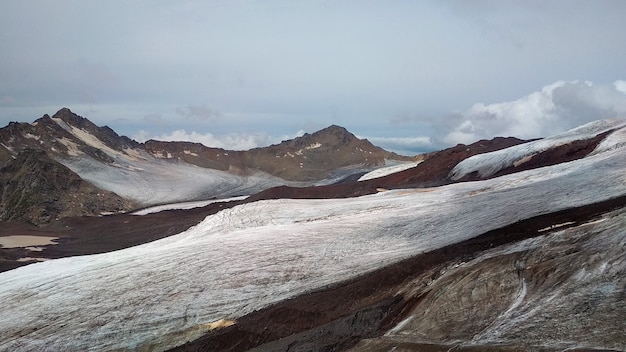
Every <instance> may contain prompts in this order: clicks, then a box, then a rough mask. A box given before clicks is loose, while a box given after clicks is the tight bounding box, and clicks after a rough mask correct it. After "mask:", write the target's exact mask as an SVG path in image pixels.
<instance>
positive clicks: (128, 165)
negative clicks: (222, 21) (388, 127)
mask: <svg viewBox="0 0 626 352" xmlns="http://www.w3.org/2000/svg"><path fill="white" fill-rule="evenodd" d="M25 150H41V151H44V152H45V153H46V154H47V155H48V156H49V157H50V158H52V159H53V160H55V161H57V162H59V163H61V164H63V165H64V166H66V167H67V168H69V169H70V170H71V171H73V172H74V173H75V174H77V175H78V176H79V177H80V178H82V179H83V180H85V181H87V182H90V183H92V184H93V185H94V186H96V187H98V188H102V189H104V190H107V191H110V192H114V193H116V194H118V195H120V196H121V197H123V198H125V199H127V200H128V201H129V202H134V203H136V204H138V205H141V206H145V205H152V204H158V203H168V202H175V201H186V200H196V199H209V198H213V197H228V196H234V195H242V194H244V195H245V194H253V193H257V192H259V191H261V190H263V189H266V188H270V187H274V186H279V185H289V186H311V185H320V184H328V183H332V182H335V181H337V180H339V179H341V178H344V177H346V176H349V175H351V174H355V173H359V172H361V173H362V172H365V171H369V170H372V169H374V168H377V167H380V166H384V165H385V163H386V162H387V161H394V162H402V161H408V160H412V158H411V157H406V156H400V155H397V154H395V153H391V152H387V151H385V150H383V149H381V148H379V147H376V146H374V145H372V144H371V143H370V142H369V141H367V140H362V139H358V138H356V137H355V136H354V135H353V134H352V133H350V132H348V131H347V130H346V129H345V128H343V127H339V126H330V127H328V128H326V129H323V130H321V131H318V132H315V133H313V134H308V133H307V134H305V135H303V136H301V137H298V138H295V139H292V140H287V141H283V142H282V143H280V144H276V145H272V146H269V147H264V148H255V149H252V150H248V151H232V150H224V149H219V148H211V147H207V146H204V145H202V144H198V143H190V142H159V141H154V140H151V141H148V142H146V143H145V144H141V143H138V142H136V141H134V140H132V139H130V138H128V137H125V136H120V135H118V134H117V133H116V132H115V131H113V130H112V129H111V128H109V127H107V126H104V127H99V126H96V125H95V124H94V123H92V122H91V121H89V120H88V119H86V118H84V117H81V116H78V115H76V114H74V113H73V112H72V111H70V110H69V109H67V108H63V109H61V110H59V111H58V112H57V113H56V114H54V115H53V116H52V117H50V116H49V115H44V116H43V117H41V118H39V119H37V120H36V121H34V122H33V123H18V122H11V123H9V125H7V126H6V127H4V128H2V129H0V166H1V165H6V164H7V163H9V162H10V161H11V160H13V159H14V158H16V157H17V155H19V154H20V153H21V152H22V151H25ZM198 166H200V168H198ZM117 208H118V207H117V205H116V204H113V206H112V209H117Z"/></svg>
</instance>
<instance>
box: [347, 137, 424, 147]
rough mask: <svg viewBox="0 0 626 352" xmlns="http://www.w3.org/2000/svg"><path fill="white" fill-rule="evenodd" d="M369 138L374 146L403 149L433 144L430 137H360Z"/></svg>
mask: <svg viewBox="0 0 626 352" xmlns="http://www.w3.org/2000/svg"><path fill="white" fill-rule="evenodd" d="M359 138H367V139H368V140H369V141H370V142H372V143H373V144H387V145H396V146H402V147H425V146H430V145H431V144H432V140H431V138H430V137H359Z"/></svg>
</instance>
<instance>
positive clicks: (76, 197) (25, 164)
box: [0, 149, 134, 224]
mask: <svg viewBox="0 0 626 352" xmlns="http://www.w3.org/2000/svg"><path fill="white" fill-rule="evenodd" d="M0 193H1V195H2V199H1V200H0V218H1V219H2V220H3V221H15V220H27V221H29V222H32V223H34V224H42V223H47V222H50V221H51V220H55V219H58V218H61V217H67V216H81V215H91V216H93V215H101V214H102V213H117V212H125V211H128V210H130V209H132V208H133V207H134V205H133V204H132V202H129V201H127V200H125V199H123V198H121V197H119V196H118V195H116V194H114V193H112V192H109V191H105V190H102V189H99V188H97V187H95V186H93V185H92V184H90V183H89V182H86V181H84V180H83V179H81V178H80V177H79V176H78V175H77V174H75V173H74V172H72V171H71V170H70V169H68V168H67V167H65V166H63V165H61V164H60V163H58V162H56V161H55V160H53V159H52V158H50V157H48V155H47V154H46V153H45V152H44V151H41V150H33V149H25V150H23V151H22V152H20V153H19V154H18V155H17V157H16V158H15V159H12V160H11V161H9V162H8V163H6V164H5V165H4V166H3V167H2V168H1V169H0Z"/></svg>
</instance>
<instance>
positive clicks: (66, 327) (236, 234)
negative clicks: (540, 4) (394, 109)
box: [0, 143, 626, 351]
mask: <svg viewBox="0 0 626 352" xmlns="http://www.w3.org/2000/svg"><path fill="white" fill-rule="evenodd" d="M613 145H618V143H614V144H613ZM607 149H608V150H604V151H602V152H598V153H596V154H594V155H593V156H589V157H586V158H584V159H580V160H577V161H573V162H569V163H563V164H558V165H555V166H550V167H545V168H541V169H535V170H529V171H525V172H520V173H517V174H512V175H507V176H502V177H498V178H494V179H490V180H486V181H478V182H467V183H461V184H453V185H449V186H444V187H439V188H431V189H407V190H394V191H387V192H382V193H378V194H375V195H370V196H364V197H359V198H351V199H332V200H288V199H282V200H270V201H259V202H256V203H248V204H244V205H241V206H237V207H234V208H232V209H229V210H225V211H222V212H219V213H217V214H215V215H212V216H209V217H207V218H206V219H205V220H204V221H203V222H202V223H200V224H199V225H197V226H195V227H193V228H191V229H189V230H188V231H186V232H183V233H181V234H178V235H175V236H172V237H169V238H166V239H162V240H159V241H155V242H152V243H148V244H145V245H141V246H137V247H133V248H129V249H125V250H120V251H116V252H112V253H106V254H100V255H92V256H84V257H72V258H64V259H58V260H52V261H48V262H43V263H37V264H34V265H29V266H26V267H22V268H18V269H15V270H12V271H8V272H4V273H0V283H1V284H0V302H2V308H0V311H1V314H0V350H11V351H31V350H46V349H48V350H65V351H72V350H73V351H82V350H86V349H95V350H111V349H129V350H130V349H139V348H142V349H145V350H148V349H149V350H163V349H166V348H168V347H172V346H176V345H179V344H181V343H183V342H185V341H186V340H189V339H192V338H195V337H197V336H199V335H201V334H202V333H204V332H206V331H207V330H209V329H211V328H212V327H213V326H214V325H211V324H212V323H214V322H216V321H219V320H220V319H230V320H234V321H236V320H237V318H238V317H241V316H242V315H244V314H246V313H249V312H252V311H254V310H256V309H259V308H261V307H264V306H267V305H268V304H271V303H273V302H276V301H279V300H283V299H285V298H289V297H294V296H296V295H299V294H301V293H304V292H306V291H309V290H313V289H316V288H320V287H323V286H325V285H329V284H332V283H335V282H339V281H342V280H345V279H348V278H351V277H354V276H356V275H362V274H364V273H366V272H367V271H369V270H373V269H376V268H379V267H381V266H383V265H386V264H389V263H392V262H396V261H398V260H400V259H403V258H406V257H409V256H413V255H415V254H419V253H422V252H425V251H429V250H432V249H434V248H439V247H442V246H444V245H447V244H452V243H456V242H459V241H462V240H465V239H469V238H472V237H475V236H477V235H479V234H481V233H484V232H486V231H489V230H492V229H495V228H499V227H502V226H504V225H507V224H510V223H513V222H515V221H518V220H520V219H525V218H529V217H532V216H536V215H540V214H545V213H550V212H554V211H557V210H560V209H565V208H569V207H574V206H579V205H583V204H588V203H590V202H595V201H601V200H605V199H610V198H613V197H617V196H620V195H625V194H626V179H625V178H624V170H625V169H626V153H624V150H623V149H622V148H607ZM477 205H480V206H477ZM623 347H624V348H626V346H623Z"/></svg>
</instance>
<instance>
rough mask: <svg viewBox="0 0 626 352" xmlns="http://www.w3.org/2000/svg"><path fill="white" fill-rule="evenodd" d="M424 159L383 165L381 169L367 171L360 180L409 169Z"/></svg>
mask: <svg viewBox="0 0 626 352" xmlns="http://www.w3.org/2000/svg"><path fill="white" fill-rule="evenodd" d="M422 161H423V160H420V161H417V162H411V163H402V164H398V165H392V166H386V167H381V168H380V169H376V170H373V171H370V172H368V173H366V174H365V175H363V176H361V177H360V178H359V181H365V180H371V179H374V178H379V177H383V176H387V175H391V174H395V173H396V172H400V171H404V170H408V169H410V168H413V167H416V166H417V165H419V164H420V163H421V162H422Z"/></svg>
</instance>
